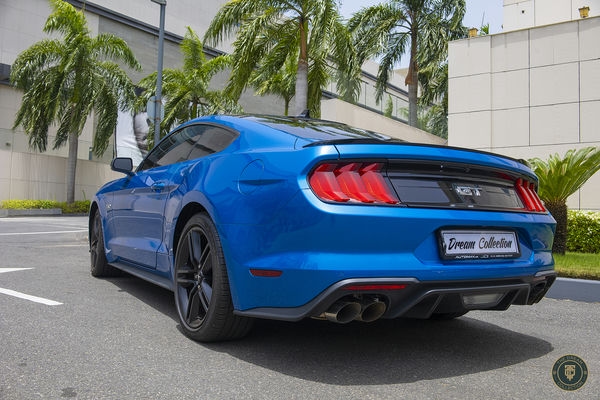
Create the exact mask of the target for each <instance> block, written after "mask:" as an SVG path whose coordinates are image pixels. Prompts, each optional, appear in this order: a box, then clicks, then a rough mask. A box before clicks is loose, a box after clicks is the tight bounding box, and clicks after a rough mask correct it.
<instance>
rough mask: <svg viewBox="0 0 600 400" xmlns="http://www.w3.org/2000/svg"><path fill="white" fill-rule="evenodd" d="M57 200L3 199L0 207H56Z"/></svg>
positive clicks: (28, 208)
mask: <svg viewBox="0 0 600 400" xmlns="http://www.w3.org/2000/svg"><path fill="white" fill-rule="evenodd" d="M56 204H57V202H56V201H53V200H4V201H3V202H2V207H1V208H7V209H10V210H35V209H48V208H60V207H57V205H56Z"/></svg>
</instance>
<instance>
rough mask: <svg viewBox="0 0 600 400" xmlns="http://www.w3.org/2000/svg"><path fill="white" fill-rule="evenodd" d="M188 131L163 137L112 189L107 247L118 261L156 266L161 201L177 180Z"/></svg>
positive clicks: (160, 239)
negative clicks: (117, 187)
mask: <svg viewBox="0 0 600 400" xmlns="http://www.w3.org/2000/svg"><path fill="white" fill-rule="evenodd" d="M192 135H193V132H192V131H191V130H190V129H189V128H188V129H185V128H184V129H182V130H180V131H178V132H175V133H173V134H171V135H169V136H168V137H166V138H165V139H164V140H163V141H161V142H160V143H159V145H158V146H157V147H155V148H154V149H153V150H152V151H151V152H150V154H148V156H147V157H146V158H145V159H144V161H143V162H142V164H141V165H140V166H139V167H138V169H137V171H136V172H135V174H133V176H131V177H130V179H128V180H127V181H126V182H125V184H124V186H123V188H122V189H121V190H118V191H115V192H114V197H113V202H112V213H113V226H114V232H115V236H114V239H113V240H112V241H111V243H110V248H111V251H112V252H113V254H114V255H115V256H116V257H118V258H119V260H120V261H125V262H130V263H134V264H137V265H141V266H144V267H147V268H156V256H157V252H158V251H160V250H161V246H162V245H163V233H164V222H165V221H164V209H165V202H166V200H167V198H168V197H169V195H170V193H172V192H173V191H174V190H176V189H177V187H178V185H179V184H180V183H181V179H180V177H181V174H180V173H176V171H178V170H179V168H178V163H181V162H182V161H186V160H187V159H188V156H189V153H190V150H191V148H190V142H191V140H192V139H191V136H192ZM174 177H176V180H175V181H174V180H173V178H174Z"/></svg>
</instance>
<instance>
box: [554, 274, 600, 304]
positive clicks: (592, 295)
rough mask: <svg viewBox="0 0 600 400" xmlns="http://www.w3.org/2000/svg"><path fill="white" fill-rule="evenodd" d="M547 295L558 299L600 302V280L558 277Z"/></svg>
mask: <svg viewBox="0 0 600 400" xmlns="http://www.w3.org/2000/svg"><path fill="white" fill-rule="evenodd" d="M546 297H549V298H551V299H557V300H573V301H583V302H586V303H600V281H593V280H586V279H571V278H556V281H555V282H554V284H553V285H552V286H551V287H550V290H548V293H546Z"/></svg>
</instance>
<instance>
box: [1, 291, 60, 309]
mask: <svg viewBox="0 0 600 400" xmlns="http://www.w3.org/2000/svg"><path fill="white" fill-rule="evenodd" d="M0 293H4V294H7V295H9V296H13V297H18V298H20V299H25V300H29V301H33V302H36V303H42V304H46V305H48V306H59V305H61V304H62V303H59V302H58V301H54V300H49V299H44V298H43V297H36V296H31V295H29V294H25V293H21V292H16V291H14V290H10V289H4V288H0Z"/></svg>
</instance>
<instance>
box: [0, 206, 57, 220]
mask: <svg viewBox="0 0 600 400" xmlns="http://www.w3.org/2000/svg"><path fill="white" fill-rule="evenodd" d="M52 215H62V210H61V209H60V208H46V209H35V210H34V209H28V210H13V209H4V208H3V209H0V218H6V217H40V216H52Z"/></svg>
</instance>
